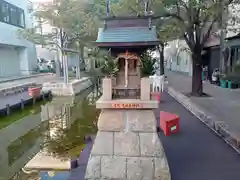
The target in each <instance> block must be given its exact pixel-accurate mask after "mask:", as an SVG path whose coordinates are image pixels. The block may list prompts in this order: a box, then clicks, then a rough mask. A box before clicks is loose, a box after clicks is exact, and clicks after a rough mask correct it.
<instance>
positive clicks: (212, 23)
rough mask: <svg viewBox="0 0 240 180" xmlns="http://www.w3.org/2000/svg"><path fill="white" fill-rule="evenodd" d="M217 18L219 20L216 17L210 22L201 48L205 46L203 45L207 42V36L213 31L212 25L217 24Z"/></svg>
mask: <svg viewBox="0 0 240 180" xmlns="http://www.w3.org/2000/svg"><path fill="white" fill-rule="evenodd" d="M218 18H219V17H218V16H217V17H215V18H214V19H213V20H212V22H211V24H210V26H209V28H208V30H207V32H206V33H205V35H203V38H202V42H201V45H200V47H201V48H202V47H203V46H204V44H205V43H206V42H207V40H208V39H209V36H210V35H211V33H212V30H213V26H214V24H215V23H216V22H217V20H218Z"/></svg>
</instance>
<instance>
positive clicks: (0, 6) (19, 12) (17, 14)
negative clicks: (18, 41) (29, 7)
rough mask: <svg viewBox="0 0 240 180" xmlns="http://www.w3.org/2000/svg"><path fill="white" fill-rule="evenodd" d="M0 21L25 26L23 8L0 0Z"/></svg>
mask: <svg viewBox="0 0 240 180" xmlns="http://www.w3.org/2000/svg"><path fill="white" fill-rule="evenodd" d="M0 10H1V11H0V21H1V22H4V23H7V24H11V25H14V26H18V27H22V28H24V27H25V16H24V10H23V9H21V8H19V7H17V6H14V5H13V4H10V3H8V2H6V1H3V0H0Z"/></svg>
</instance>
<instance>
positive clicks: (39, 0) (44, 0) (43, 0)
mask: <svg viewBox="0 0 240 180" xmlns="http://www.w3.org/2000/svg"><path fill="white" fill-rule="evenodd" d="M30 1H32V2H47V1H51V0H30Z"/></svg>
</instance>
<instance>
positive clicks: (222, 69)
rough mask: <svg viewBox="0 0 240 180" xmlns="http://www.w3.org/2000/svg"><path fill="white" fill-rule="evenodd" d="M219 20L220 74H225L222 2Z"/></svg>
mask: <svg viewBox="0 0 240 180" xmlns="http://www.w3.org/2000/svg"><path fill="white" fill-rule="evenodd" d="M221 12H222V15H221V19H220V29H221V33H220V58H219V59H220V72H221V73H225V72H226V67H225V60H224V59H225V58H224V51H225V38H226V22H225V20H226V19H225V18H226V11H225V7H224V1H221Z"/></svg>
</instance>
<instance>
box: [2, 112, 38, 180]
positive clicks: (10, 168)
mask: <svg viewBox="0 0 240 180" xmlns="http://www.w3.org/2000/svg"><path fill="white" fill-rule="evenodd" d="M41 123H42V121H41V116H40V114H36V115H30V116H27V117H25V118H23V119H21V120H19V121H16V122H15V123H13V124H11V125H10V126H8V127H7V128H4V129H1V130H0V142H1V148H0V167H1V168H0V179H1V178H3V179H9V178H10V177H11V176H12V175H13V174H14V173H16V172H18V171H19V170H20V169H21V168H22V167H23V166H24V165H25V164H26V163H27V162H28V161H29V159H31V158H32V157H33V155H34V154H36V153H37V152H39V151H40V143H41V139H40V138H39V139H36V141H35V144H34V145H33V146H32V147H31V148H30V149H27V150H26V151H25V152H24V153H23V154H22V155H21V157H19V158H17V159H16V160H15V161H14V162H13V163H12V164H11V165H9V158H8V156H9V154H8V153H9V152H8V147H9V146H10V145H11V143H12V142H14V141H15V140H17V139H19V138H20V137H22V136H24V135H25V134H26V133H28V132H29V131H30V130H32V129H34V128H35V127H37V126H38V125H40V124H41ZM16 150H17V149H16Z"/></svg>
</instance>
